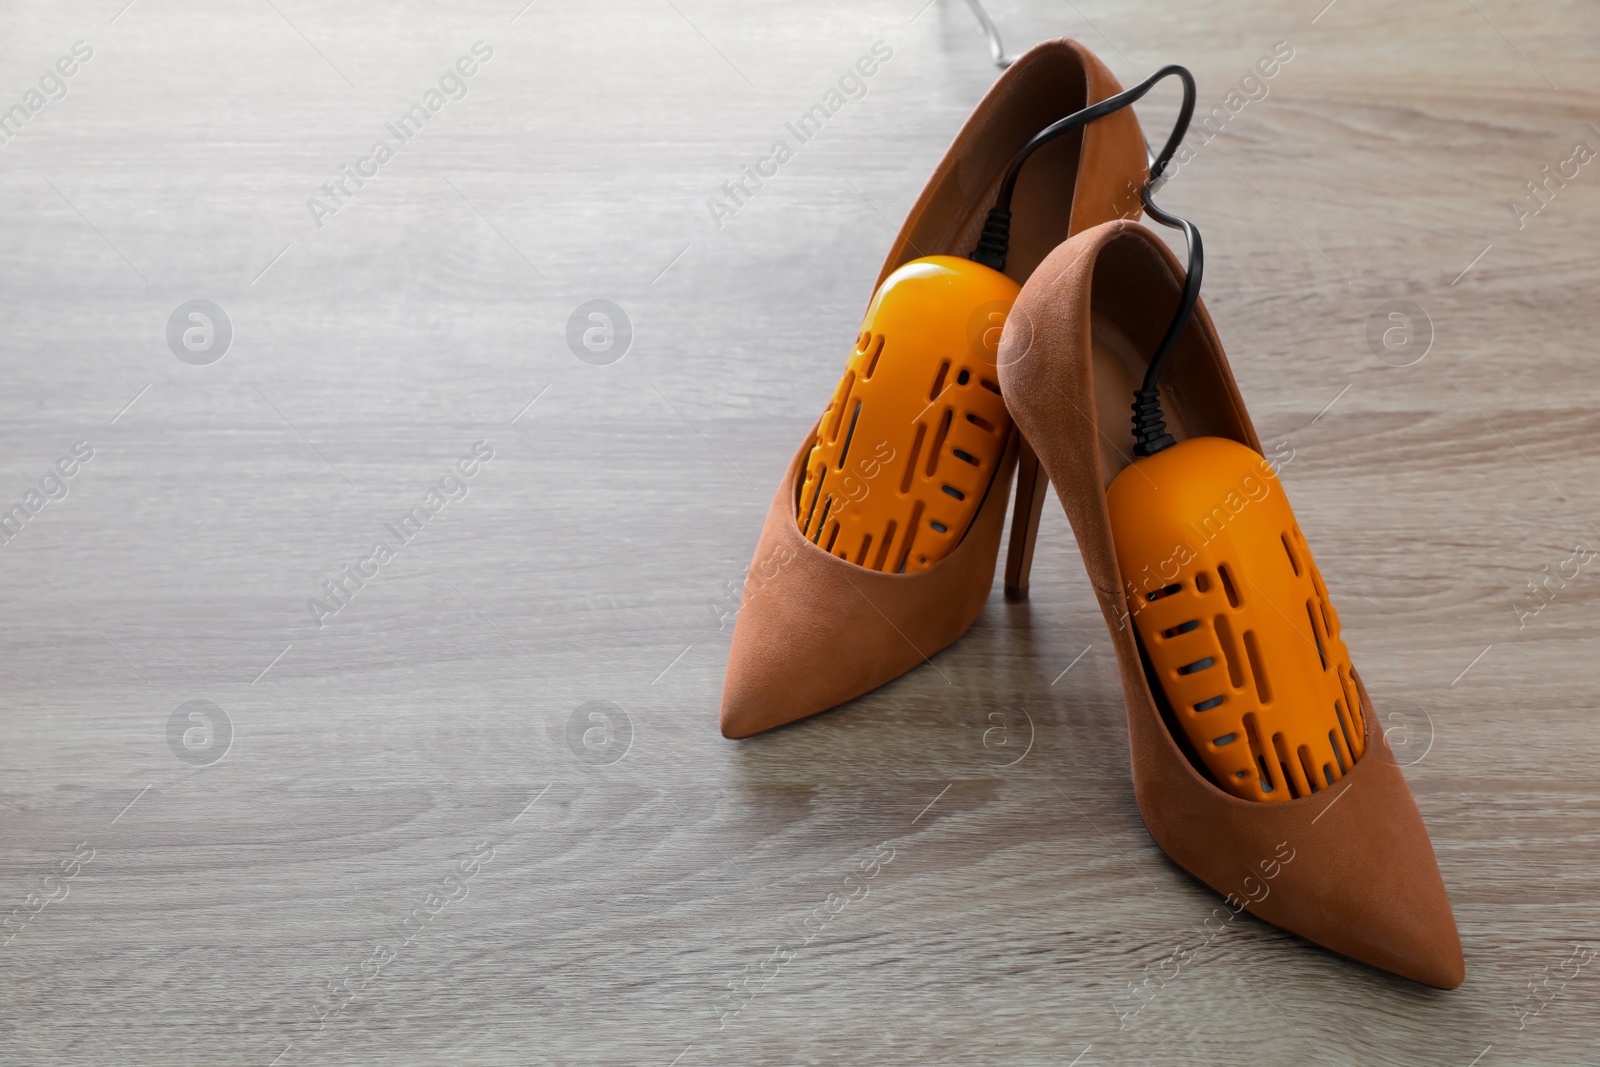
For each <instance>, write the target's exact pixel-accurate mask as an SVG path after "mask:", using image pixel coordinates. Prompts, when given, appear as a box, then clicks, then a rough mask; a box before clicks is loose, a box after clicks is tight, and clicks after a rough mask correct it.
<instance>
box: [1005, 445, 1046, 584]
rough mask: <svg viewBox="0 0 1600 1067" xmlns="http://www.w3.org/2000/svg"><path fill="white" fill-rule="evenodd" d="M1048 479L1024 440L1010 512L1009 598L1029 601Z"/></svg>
mask: <svg viewBox="0 0 1600 1067" xmlns="http://www.w3.org/2000/svg"><path fill="white" fill-rule="evenodd" d="M1048 481H1049V479H1048V478H1047V477H1046V476H1045V473H1044V466H1043V465H1042V464H1040V462H1039V457H1038V456H1036V455H1035V454H1034V452H1033V446H1032V445H1030V444H1028V442H1027V441H1023V442H1022V445H1021V448H1020V449H1019V450H1018V452H1017V502H1016V505H1015V507H1013V508H1012V509H1011V542H1010V544H1009V545H1008V546H1007V547H1006V599H1007V600H1026V599H1028V575H1029V573H1030V572H1031V571H1032V570H1033V545H1034V542H1035V541H1037V540H1038V537H1039V519H1040V517H1041V516H1042V515H1043V514H1044V495H1045V494H1044V487H1045V485H1046V483H1047V482H1048Z"/></svg>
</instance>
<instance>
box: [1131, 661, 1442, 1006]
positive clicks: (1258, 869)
mask: <svg viewBox="0 0 1600 1067" xmlns="http://www.w3.org/2000/svg"><path fill="white" fill-rule="evenodd" d="M1141 681H1142V680H1141ZM1357 686H1358V688H1359V689H1360V693H1361V701H1362V711H1363V718H1364V719H1365V721H1366V739H1367V749H1366V754H1365V755H1364V756H1363V757H1362V758H1361V760H1360V761H1359V762H1358V763H1357V764H1356V765H1355V767H1354V768H1352V769H1351V771H1350V773H1349V774H1348V775H1346V776H1345V777H1344V779H1343V780H1341V781H1340V782H1338V783H1337V784H1336V785H1334V786H1333V787H1332V788H1329V789H1325V790H1323V791H1321V792H1319V793H1315V794H1313V795H1311V796H1308V797H1303V798H1301V799H1298V800H1291V801H1287V802H1284V803H1277V804H1263V803H1258V802H1254V801H1248V800H1241V799H1239V798H1238V797H1234V796H1230V795H1229V794H1227V793H1224V792H1222V790H1220V789H1218V788H1217V787H1216V786H1214V785H1212V784H1211V782H1210V781H1208V780H1206V779H1205V778H1204V777H1203V776H1202V775H1201V774H1200V773H1199V772H1198V771H1196V769H1195V768H1194V766H1193V765H1192V764H1190V763H1189V761H1188V759H1187V758H1186V757H1185V756H1184V754H1183V753H1182V752H1181V751H1179V749H1178V747H1177V745H1176V744H1175V743H1174V742H1173V740H1172V737H1171V735H1170V734H1169V733H1168V732H1167V730H1166V728H1165V727H1164V726H1163V725H1162V724H1161V722H1160V720H1159V718H1146V719H1144V720H1143V723H1144V727H1143V729H1141V730H1138V731H1137V733H1138V734H1139V735H1140V736H1139V741H1138V743H1137V745H1136V747H1137V748H1138V749H1139V750H1141V752H1142V753H1143V756H1142V758H1141V759H1140V761H1139V766H1138V767H1137V768H1136V781H1135V792H1136V794H1137V796H1138V802H1139V810H1140V814H1141V815H1142V816H1143V818H1144V821H1145V826H1146V827H1147V828H1148V829H1149V830H1150V836H1151V837H1152V838H1154V839H1155V841H1156V844H1158V845H1160V846H1161V849H1162V851H1163V852H1165V853H1166V854H1167V855H1168V856H1170V857H1172V859H1173V860H1174V861H1175V862H1176V863H1178V865H1179V866H1181V867H1183V868H1184V869H1185V870H1187V871H1188V872H1189V873H1191V874H1193V875H1194V876H1195V877H1197V878H1199V879H1200V880H1201V881H1202V882H1205V883H1206V884H1207V885H1208V886H1210V887H1211V888H1212V889H1214V890H1216V891H1217V892H1218V893H1221V894H1222V895H1223V896H1224V897H1226V898H1227V901H1228V905H1229V906H1230V907H1231V908H1233V909H1235V910H1237V909H1238V908H1240V907H1243V908H1244V909H1245V910H1247V911H1249V912H1251V913H1252V914H1254V915H1256V916H1258V917H1260V918H1262V919H1265V920H1266V921H1268V922H1270V923H1272V924H1274V925H1276V926H1280V927H1282V928H1283V929H1285V930H1288V931H1290V932H1291V933H1295V934H1299V935H1300V936H1301V937H1304V938H1306V939H1307V940H1308V941H1314V942H1316V943H1317V944H1319V945H1322V946H1323V947H1324V948H1329V949H1332V950H1333V951H1335V952H1338V953H1341V954H1343V955H1345V956H1349V957H1351V958H1352V959H1356V960H1360V961H1361V962H1363V963H1367V964H1371V965H1372V966H1374V967H1379V968H1381V969H1383V970H1386V971H1390V972H1392V973H1394V974H1398V975H1400V976H1401V977H1404V978H1409V979H1411V980H1413V981H1416V982H1421V983H1423V984H1424V985H1430V986H1435V987H1437V988H1440V989H1454V988H1455V987H1456V986H1458V985H1460V984H1461V982H1462V980H1463V978H1464V977H1465V962H1464V960H1463V958H1462V954H1461V939H1460V936H1459V935H1458V933H1457V931H1456V923H1455V916H1454V914H1453V913H1452V911H1451V909H1450V899H1449V897H1448V895H1447V894H1446V893H1445V888H1444V881H1443V879H1442V878H1441V877H1440V875H1439V868H1438V864H1437V862H1436V861H1435V859H1434V854H1433V845H1432V843H1431V842H1430V841H1429V840H1428V831H1427V828H1426V827H1425V826H1424V825H1423V822H1422V815H1421V813H1420V812H1419V811H1418V810H1417V805H1416V802H1415V801H1414V800H1413V799H1412V797H1411V792H1410V790H1409V789H1408V788H1407V787H1406V782H1405V778H1404V776H1403V775H1402V774H1401V772H1400V768H1399V767H1398V766H1397V765H1396V764H1395V761H1394V756H1393V755H1392V754H1391V753H1390V751H1389V747H1388V745H1387V744H1386V743H1385V742H1384V740H1383V732H1382V731H1381V730H1379V729H1377V728H1376V726H1375V725H1374V723H1375V722H1376V721H1377V720H1376V717H1375V715H1374V713H1373V711H1372V706H1371V703H1370V701H1369V699H1368V697H1367V693H1366V689H1365V687H1363V686H1361V684H1360V680H1359V678H1358V679H1357ZM1153 710H1154V709H1153V708H1152V711H1153Z"/></svg>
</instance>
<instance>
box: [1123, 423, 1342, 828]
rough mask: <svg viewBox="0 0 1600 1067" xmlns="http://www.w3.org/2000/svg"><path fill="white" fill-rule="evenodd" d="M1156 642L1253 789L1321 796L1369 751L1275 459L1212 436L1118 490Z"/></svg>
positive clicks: (1126, 565)
mask: <svg viewBox="0 0 1600 1067" xmlns="http://www.w3.org/2000/svg"><path fill="white" fill-rule="evenodd" d="M1107 499H1108V503H1109V505H1110V513H1111V526H1112V533H1113V536H1114V538H1115V541H1116V552H1117V566H1118V568H1119V569H1120V570H1121V573H1122V579H1123V582H1124V583H1125V589H1126V593H1127V599H1128V610H1129V612H1130V613H1131V615H1132V616H1133V621H1134V625H1135V628H1136V630H1137V632H1138V635H1139V638H1140V640H1141V643H1142V644H1143V647H1144V651H1145V654H1146V655H1147V656H1148V658H1149V662H1150V664H1151V666H1152V668H1153V670H1154V673H1155V676H1156V679H1157V681H1158V682H1159V683H1160V686H1161V689H1162V691H1163V692H1164V693H1165V694H1166V697H1167V702H1168V704H1169V705H1170V706H1171V709H1172V713H1173V716H1174V718H1175V719H1176V720H1177V722H1178V724H1179V725H1180V726H1181V727H1182V729H1183V731H1184V733H1185V734H1186V735H1187V736H1188V739H1189V741H1190V743H1191V745H1192V746H1193V748H1194V750H1195V752H1196V753H1197V754H1198V755H1199V757H1200V760H1201V761H1202V762H1203V763H1204V764H1205V766H1206V767H1207V769H1208V770H1209V771H1210V772H1211V778H1212V780H1213V781H1214V782H1216V783H1217V784H1218V785H1219V786H1221V787H1222V788H1223V789H1226V790H1227V791H1228V792H1230V793H1232V794H1234V795H1235V796H1239V797H1243V798H1245V799H1247V800H1267V801H1282V800H1290V799H1292V798H1294V797H1303V796H1308V795H1310V794H1311V793H1312V792H1314V791H1316V790H1320V789H1325V788H1327V787H1328V786H1331V785H1332V784H1333V783H1335V782H1337V781H1338V780H1339V779H1340V778H1342V777H1344V775H1345V774H1346V773H1347V772H1348V771H1349V769H1350V768H1351V767H1352V766H1354V765H1355V761H1356V760H1358V759H1360V758H1361V755H1362V750H1363V737H1364V736H1365V734H1364V726H1363V723H1362V718H1361V702H1360V701H1359V700H1358V699H1357V697H1356V687H1355V682H1354V680H1353V679H1352V678H1351V675H1350V655H1349V652H1348V651H1347V650H1346V649H1345V646H1344V642H1343V641H1341V640H1340V639H1339V617H1338V615H1336V614H1335V613H1334V610H1333V604H1332V603H1330V602H1329V600H1328V591H1327V589H1326V588H1325V587H1324V586H1323V584H1322V575H1321V574H1319V573H1318V572H1317V567H1316V564H1315V563H1313V562H1312V561H1311V552H1310V550H1309V549H1308V548H1307V547H1306V541H1305V538H1304V537H1303V536H1302V535H1301V533H1300V527H1299V526H1298V525H1297V524H1296V522H1295V518H1294V512H1293V511H1292V510H1291V509H1290V507H1289V501H1288V499H1287V497H1286V496H1285V495H1284V491H1283V486H1282V485H1281V484H1280V482H1279V481H1278V478H1277V475H1276V474H1275V472H1274V471H1273V469H1272V467H1271V466H1270V465H1269V464H1268V463H1267V461H1266V460H1264V459H1263V458H1262V457H1261V456H1260V455H1258V454H1256V453H1255V452H1254V451H1252V450H1251V449H1249V448H1247V447H1246V446H1244V445H1242V444H1239V443H1237V442H1235V441H1230V440H1226V439H1224V438H1220V437H1196V438H1191V439H1189V440H1187V441H1180V442H1178V443H1177V444H1175V445H1173V446H1172V447H1170V448H1166V449H1163V450H1162V451H1160V452H1157V453H1155V454H1154V455H1151V456H1148V457H1146V458H1143V459H1138V460H1135V461H1134V463H1133V464H1132V465H1131V466H1129V467H1127V468H1125V469H1124V470H1123V471H1122V472H1121V473H1119V474H1118V475H1117V476H1116V478H1115V479H1113V480H1112V483H1111V487H1110V489H1108V490H1107Z"/></svg>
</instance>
